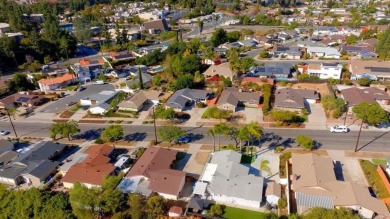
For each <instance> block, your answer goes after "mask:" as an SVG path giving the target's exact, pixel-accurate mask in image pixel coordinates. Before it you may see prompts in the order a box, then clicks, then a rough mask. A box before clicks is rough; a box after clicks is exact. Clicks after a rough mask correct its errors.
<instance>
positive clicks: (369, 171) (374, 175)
mask: <svg viewBox="0 0 390 219" xmlns="http://www.w3.org/2000/svg"><path fill="white" fill-rule="evenodd" d="M360 166H361V167H362V170H363V173H364V175H365V176H366V179H367V182H368V184H369V185H370V186H371V187H372V189H373V190H374V192H375V194H376V196H377V197H378V198H380V199H384V198H388V197H390V194H389V192H388V191H387V189H386V186H385V184H384V183H383V181H382V179H381V177H380V175H379V174H378V172H377V170H376V168H377V165H375V164H373V163H371V162H370V161H368V160H360Z"/></svg>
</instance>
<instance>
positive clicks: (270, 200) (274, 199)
mask: <svg viewBox="0 0 390 219" xmlns="http://www.w3.org/2000/svg"><path fill="white" fill-rule="evenodd" d="M266 199H267V202H268V203H269V204H271V205H278V201H279V199H280V198H279V197H277V196H275V195H267V196H266Z"/></svg>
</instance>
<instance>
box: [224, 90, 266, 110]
mask: <svg viewBox="0 0 390 219" xmlns="http://www.w3.org/2000/svg"><path fill="white" fill-rule="evenodd" d="M260 97H261V95H260V93H257V92H240V91H239V90H238V89H237V88H226V89H224V90H223V91H222V93H221V96H220V97H219V99H218V102H217V105H221V104H225V103H228V104H231V105H233V106H237V104H238V103H239V102H249V103H251V104H259V102H260Z"/></svg>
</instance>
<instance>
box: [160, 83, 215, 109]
mask: <svg viewBox="0 0 390 219" xmlns="http://www.w3.org/2000/svg"><path fill="white" fill-rule="evenodd" d="M209 95H210V92H208V91H205V90H195V89H189V88H184V89H181V90H178V91H176V92H175V93H174V94H173V95H172V96H171V97H170V98H169V100H168V101H167V102H166V103H165V105H167V106H169V107H174V108H180V109H184V107H185V105H186V103H187V101H196V100H199V99H203V100H206V99H207V98H208V97H209Z"/></svg>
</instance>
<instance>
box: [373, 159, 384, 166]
mask: <svg viewBox="0 0 390 219" xmlns="http://www.w3.org/2000/svg"><path fill="white" fill-rule="evenodd" d="M372 162H373V163H374V164H375V165H382V166H386V164H387V161H386V160H383V159H375V158H374V159H372Z"/></svg>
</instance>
